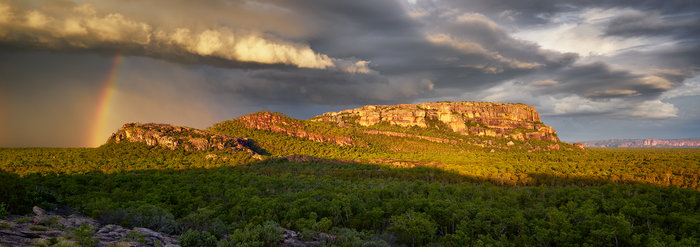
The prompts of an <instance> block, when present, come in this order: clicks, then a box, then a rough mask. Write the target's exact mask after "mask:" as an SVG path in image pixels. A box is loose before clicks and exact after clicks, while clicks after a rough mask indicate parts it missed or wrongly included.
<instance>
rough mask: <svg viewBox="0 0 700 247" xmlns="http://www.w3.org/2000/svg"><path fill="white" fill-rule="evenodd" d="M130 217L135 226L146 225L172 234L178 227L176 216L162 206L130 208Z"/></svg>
mask: <svg viewBox="0 0 700 247" xmlns="http://www.w3.org/2000/svg"><path fill="white" fill-rule="evenodd" d="M128 218H129V219H130V222H129V223H130V224H131V225H133V226H140V227H146V228H149V229H153V230H156V231H159V232H165V233H169V234H172V233H173V232H175V230H176V229H177V222H176V221H175V217H174V216H173V215H172V214H171V213H169V212H168V211H166V210H165V209H162V208H160V207H156V206H153V205H143V206H140V207H137V208H134V209H132V210H129V213H128Z"/></svg>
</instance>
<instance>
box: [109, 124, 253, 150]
mask: <svg viewBox="0 0 700 247" xmlns="http://www.w3.org/2000/svg"><path fill="white" fill-rule="evenodd" d="M107 142H108V143H109V142H115V143H121V142H143V143H146V144H148V145H150V146H161V147H164V148H168V149H171V150H175V149H178V148H183V149H185V150H186V151H208V150H231V151H244V152H248V153H250V154H254V152H253V150H251V149H250V147H251V145H252V143H251V142H250V141H249V140H248V139H246V138H237V137H230V136H227V135H220V134H213V133H209V132H207V131H203V130H198V129H195V128H190V127H180V126H172V125H168V124H153V123H150V124H138V123H128V124H124V126H122V128H121V129H119V130H118V131H117V132H115V133H113V134H112V135H111V136H110V137H109V139H108V140H107Z"/></svg>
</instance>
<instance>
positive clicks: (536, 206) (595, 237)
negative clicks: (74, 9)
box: [0, 120, 700, 246]
mask: <svg viewBox="0 0 700 247" xmlns="http://www.w3.org/2000/svg"><path fill="white" fill-rule="evenodd" d="M295 121H299V123H300V124H303V125H304V128H305V129H306V130H307V131H312V132H314V133H323V134H325V135H328V136H334V135H336V136H338V135H346V136H351V137H352V138H353V140H354V141H356V143H363V144H364V145H356V146H340V145H336V144H332V143H322V142H314V141H310V140H307V139H303V138H298V137H293V136H289V135H285V134H280V133H275V132H270V131H262V130H254V129H249V128H245V127H242V125H241V123H239V122H237V120H230V121H226V122H222V123H219V124H217V125H214V126H213V127H211V128H210V129H208V131H211V132H215V133H221V134H227V135H229V136H234V137H246V138H250V139H251V140H254V141H255V145H256V146H255V151H256V152H258V153H260V154H263V158H262V159H255V158H253V157H252V156H251V155H250V154H248V153H245V152H226V151H208V152H188V151H185V150H181V149H176V150H169V149H164V148H161V147H157V146H148V145H146V144H144V143H107V144H105V145H103V146H101V147H99V148H0V206H1V208H0V217H1V216H3V214H7V213H12V214H25V213H28V212H29V211H30V210H31V207H32V206H34V205H38V206H40V207H42V208H45V209H58V208H61V209H69V210H71V211H74V212H77V213H81V214H84V215H87V216H90V217H94V218H96V219H98V220H100V221H101V222H103V223H110V224H119V225H123V226H127V227H134V226H139V227H147V228H150V229H153V230H156V231H161V232H165V233H169V234H175V235H179V236H180V244H181V245H183V246H275V245H277V244H279V241H280V240H281V236H282V228H286V229H291V230H294V231H298V232H300V233H301V238H302V239H305V240H312V239H316V240H318V241H320V243H321V245H327V246H401V245H403V246H700V185H698V181H699V180H700V179H699V178H700V150H699V149H586V150H577V149H567V148H568V147H570V145H566V144H563V143H562V144H561V145H562V147H563V148H562V150H560V151H551V150H550V151H546V150H541V151H535V152H528V150H531V149H528V148H527V147H537V146H538V145H539V146H543V145H549V144H551V143H545V142H543V143H537V142H535V141H530V142H527V143H526V142H525V141H520V142H517V143H516V145H514V146H511V147H508V146H505V145H501V146H498V145H492V146H485V147H482V146H478V145H473V143H474V142H476V141H480V142H483V143H489V142H491V143H496V144H498V143H500V142H504V141H503V140H497V139H488V138H480V139H479V138H474V137H465V136H457V135H456V134H452V133H448V132H445V131H434V130H425V129H423V130H421V129H415V128H398V127H395V126H374V127H373V128H374V129H380V130H391V131H400V132H402V133H411V134H420V135H423V136H433V137H440V138H449V139H454V140H460V141H459V142H456V143H438V142H431V141H427V140H423V139H420V138H411V137H395V136H383V135H371V134H362V133H361V131H362V130H365V129H362V128H360V127H354V128H350V129H338V128H331V127H329V126H328V125H325V124H323V123H315V122H308V121H301V120H295ZM470 141H471V142H470ZM470 143H471V144H470ZM528 145H530V146H528ZM523 147H526V148H523ZM491 149H494V152H490V150H491ZM2 212H6V213H2Z"/></svg>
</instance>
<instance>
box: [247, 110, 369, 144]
mask: <svg viewBox="0 0 700 247" xmlns="http://www.w3.org/2000/svg"><path fill="white" fill-rule="evenodd" d="M238 121H240V123H242V124H243V125H244V126H245V127H246V128H250V129H259V130H267V131H272V132H277V133H282V134H287V135H290V136H296V137H300V138H304V139H307V140H311V141H315V142H328V143H335V144H338V145H340V146H355V145H358V143H355V141H353V140H352V138H350V137H349V136H342V135H341V136H338V135H332V134H329V133H317V132H314V131H312V130H309V129H308V128H307V127H306V126H305V125H304V124H303V123H302V122H301V121H299V120H295V119H291V118H289V117H287V116H284V115H282V114H279V113H272V112H257V113H253V114H248V115H245V116H242V117H240V118H238ZM359 145H360V146H362V145H361V144H359Z"/></svg>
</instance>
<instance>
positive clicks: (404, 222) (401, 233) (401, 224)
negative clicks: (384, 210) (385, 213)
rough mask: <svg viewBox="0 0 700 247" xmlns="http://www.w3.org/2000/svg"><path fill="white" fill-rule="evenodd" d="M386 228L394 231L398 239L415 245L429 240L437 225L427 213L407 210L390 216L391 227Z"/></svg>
mask: <svg viewBox="0 0 700 247" xmlns="http://www.w3.org/2000/svg"><path fill="white" fill-rule="evenodd" d="M388 230H389V231H390V232H392V233H394V234H395V235H396V237H397V238H398V239H399V241H401V242H403V243H406V244H410V245H411V246H416V244H418V245H423V244H424V243H425V242H426V241H427V240H430V239H431V238H432V237H433V235H435V232H436V231H437V225H436V224H435V222H433V221H432V220H431V219H430V217H429V216H428V215H427V214H425V213H421V212H414V211H413V210H409V211H407V212H406V213H404V214H402V215H394V216H392V217H391V227H389V229H388Z"/></svg>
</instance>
